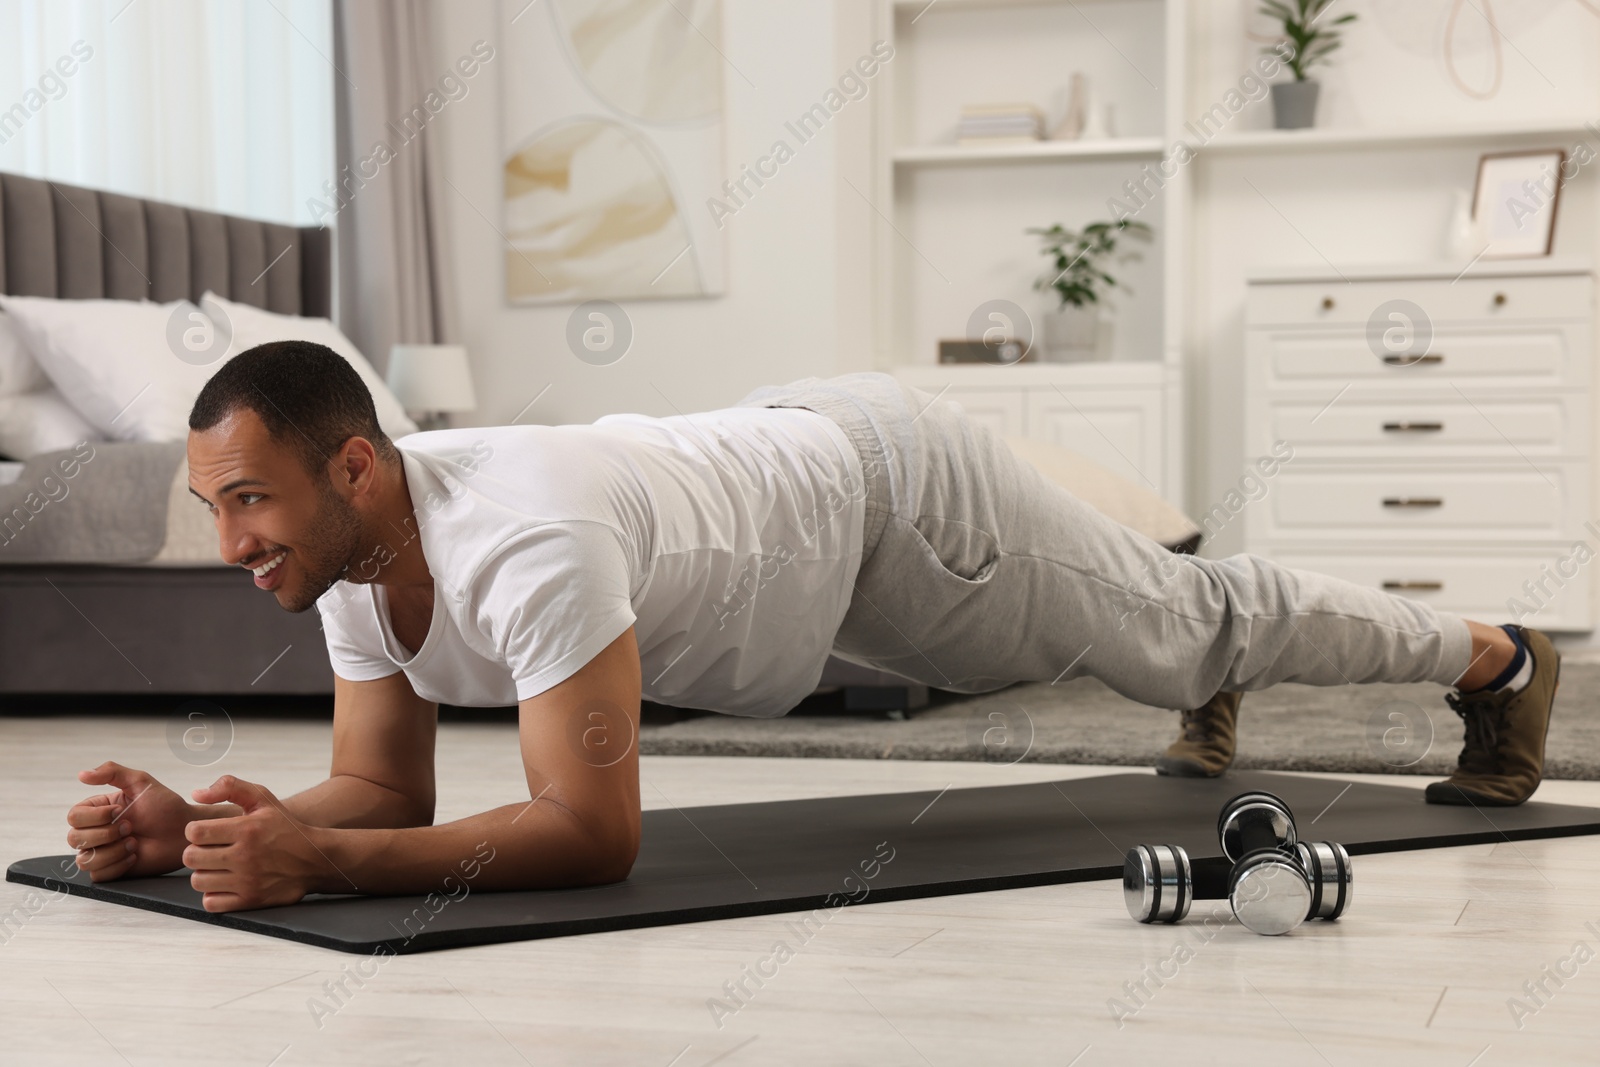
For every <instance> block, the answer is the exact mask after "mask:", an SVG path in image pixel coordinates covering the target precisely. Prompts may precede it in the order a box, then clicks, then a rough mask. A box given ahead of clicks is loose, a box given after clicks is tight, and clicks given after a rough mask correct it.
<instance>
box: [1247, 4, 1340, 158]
mask: <svg viewBox="0 0 1600 1067" xmlns="http://www.w3.org/2000/svg"><path fill="white" fill-rule="evenodd" d="M1333 3H1334V0H1262V3H1261V14H1263V15H1266V16H1268V17H1270V18H1272V19H1275V20H1276V21H1278V22H1280V23H1282V24H1283V36H1282V37H1281V38H1280V39H1279V40H1278V41H1277V42H1276V43H1275V44H1273V45H1271V46H1270V47H1267V48H1263V49H1262V51H1263V52H1267V53H1269V54H1272V55H1276V56H1281V57H1283V60H1284V63H1285V64H1286V65H1287V66H1288V68H1289V71H1290V72H1291V73H1292V74H1293V75H1294V80H1293V81H1288V82H1279V83H1278V84H1276V85H1274V86H1273V87H1272V121H1273V125H1275V126H1276V127H1277V128H1278V129H1280V130H1296V129H1301V128H1303V127H1306V126H1310V125H1312V124H1313V123H1315V122H1316V118H1317V94H1318V93H1319V92H1320V91H1321V88H1322V87H1321V85H1320V84H1318V82H1316V81H1315V80H1314V79H1311V78H1308V77H1306V72H1307V71H1309V70H1310V69H1311V68H1312V67H1313V66H1314V65H1316V64H1318V63H1322V62H1325V61H1326V60H1327V58H1328V55H1329V53H1331V52H1333V51H1334V50H1335V49H1337V48H1338V47H1339V45H1340V44H1341V43H1342V42H1341V40H1340V36H1341V34H1340V31H1338V30H1336V29H1334V27H1335V26H1343V25H1344V24H1345V23H1348V22H1353V21H1354V20H1355V17H1356V16H1355V14H1354V13H1351V14H1346V15H1340V16H1339V17H1338V18H1336V19H1333V20H1332V21H1330V22H1328V24H1327V25H1325V26H1318V25H1317V22H1318V20H1319V19H1321V18H1322V16H1323V14H1325V13H1326V12H1327V10H1328V8H1330V7H1332V6H1333ZM1286 50H1287V52H1288V54H1287V55H1284V53H1285V51H1286Z"/></svg>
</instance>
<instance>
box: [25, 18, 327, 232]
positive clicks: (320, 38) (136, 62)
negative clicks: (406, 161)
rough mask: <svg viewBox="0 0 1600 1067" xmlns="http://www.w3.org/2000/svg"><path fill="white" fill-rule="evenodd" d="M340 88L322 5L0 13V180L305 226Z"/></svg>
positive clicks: (319, 193) (319, 186)
mask: <svg viewBox="0 0 1600 1067" xmlns="http://www.w3.org/2000/svg"><path fill="white" fill-rule="evenodd" d="M68 71H70V73H67V72H68ZM341 77H342V75H341V74H340V73H339V71H338V70H336V69H335V67H334V51H333V17H332V12H331V8H330V0H0V170H3V171H8V172H11V173H15V174H25V175H30V176H33V177H41V178H50V179H53V180H55V181H62V182H68V183H71V184H75V185H86V186H91V187H93V188H97V189H109V190H112V191H115V192H120V193H127V194H129V195H132V196H141V197H151V198H153V199H157V200H169V201H173V202H175V203H179V204H183V205H185V206H187V207H202V208H209V209H211V210H214V211H221V212H226V213H228V214H235V215H245V216H249V217H252V218H260V219H267V220H269V221H273V222H283V223H291V224H296V225H307V224H312V223H315V222H317V221H319V220H318V219H316V218H315V217H314V214H313V210H314V209H313V201H315V200H317V199H320V198H322V197H323V196H324V189H325V185H326V183H327V182H329V181H330V180H331V179H332V177H333V173H334V102H333V101H334V95H333V94H334V82H335V80H336V79H340V78H341Z"/></svg>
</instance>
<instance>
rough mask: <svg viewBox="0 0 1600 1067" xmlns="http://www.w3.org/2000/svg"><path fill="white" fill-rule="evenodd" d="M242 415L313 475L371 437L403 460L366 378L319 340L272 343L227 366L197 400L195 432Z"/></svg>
mask: <svg viewBox="0 0 1600 1067" xmlns="http://www.w3.org/2000/svg"><path fill="white" fill-rule="evenodd" d="M241 408H245V409H248V410H250V411H253V412H255V413H256V415H258V416H259V417H260V419H261V421H262V423H264V424H265V425H266V427H267V432H268V433H269V434H271V435H272V437H273V439H274V440H277V441H279V442H281V443H283V444H286V445H287V446H288V447H289V448H291V449H293V450H294V452H295V453H296V454H297V455H298V456H299V457H300V462H301V463H303V464H304V465H305V467H306V469H307V470H308V471H310V472H311V473H312V474H318V473H321V472H322V470H323V469H324V467H325V466H326V465H327V462H328V460H329V458H331V457H332V456H333V454H334V453H336V452H338V451H339V449H340V448H342V447H343V446H344V443H345V442H346V441H348V440H350V438H352V437H364V438H366V439H367V440H368V441H370V442H371V443H372V447H373V448H374V449H375V450H376V451H377V453H378V455H379V456H381V457H382V458H383V459H385V460H391V459H394V458H395V457H396V455H397V450H396V449H395V447H394V442H392V441H391V440H389V435H388V434H386V433H384V432H383V428H382V427H380V426H379V425H378V412H377V409H376V408H375V407H373V404H372V394H371V393H370V392H368V391H367V385H366V383H365V382H363V381H362V380H361V376H360V375H359V374H357V373H356V370H355V368H354V367H352V366H351V365H350V363H349V361H347V360H346V359H345V358H344V357H343V356H341V355H339V353H337V352H335V351H334V350H333V349H331V348H329V347H328V346H327V345H319V344H317V343H316V342H314V341H273V342H270V343H268V344H264V345H257V346H256V347H254V348H252V349H250V350H248V351H246V352H241V353H239V354H238V355H237V356H235V357H233V358H232V359H230V360H228V362H226V363H224V364H223V365H222V369H221V370H219V371H217V373H216V374H214V375H212V376H211V380H210V381H208V382H206V384H205V388H203V389H201V390H200V395H199V396H198V397H196V398H195V401H194V407H193V408H192V409H191V410H190V412H189V429H191V430H209V429H211V428H212V427H213V426H215V425H217V424H218V423H219V422H221V421H222V420H223V419H225V418H227V417H228V416H229V415H231V414H233V413H234V412H235V411H238V410H239V409H241Z"/></svg>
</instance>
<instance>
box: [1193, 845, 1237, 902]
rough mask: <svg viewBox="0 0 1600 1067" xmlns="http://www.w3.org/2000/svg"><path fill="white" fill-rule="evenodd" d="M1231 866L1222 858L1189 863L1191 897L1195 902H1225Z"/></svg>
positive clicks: (1212, 857) (1214, 857) (1197, 860)
mask: <svg viewBox="0 0 1600 1067" xmlns="http://www.w3.org/2000/svg"><path fill="white" fill-rule="evenodd" d="M1232 871H1233V864H1232V863H1229V862H1228V861H1227V860H1226V859H1225V858H1223V857H1222V856H1207V857H1205V858H1203V859H1191V860H1190V861H1189V874H1190V887H1191V889H1192V893H1191V895H1192V896H1193V898H1194V899H1195V900H1227V899H1228V875H1229V874H1230V873H1231V872H1232Z"/></svg>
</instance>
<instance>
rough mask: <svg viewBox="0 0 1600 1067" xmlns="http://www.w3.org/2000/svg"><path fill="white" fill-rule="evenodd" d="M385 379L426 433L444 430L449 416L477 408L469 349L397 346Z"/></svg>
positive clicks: (448, 346)
mask: <svg viewBox="0 0 1600 1067" xmlns="http://www.w3.org/2000/svg"><path fill="white" fill-rule="evenodd" d="M384 377H385V380H386V381H387V382H388V385H389V388H390V389H391V390H393V392H394V395H395V396H396V397H398V398H399V399H400V404H401V406H403V407H404V408H405V409H406V411H407V412H410V413H412V414H414V415H415V416H416V422H417V426H418V427H420V428H421V429H423V430H443V429H447V428H448V427H449V425H450V420H449V414H450V413H451V412H456V411H472V410H473V409H474V408H476V407H477V406H478V398H477V394H476V393H475V392H474V390H473V388H472V368H471V366H470V365H469V364H468V362H467V350H466V349H465V348H463V347H461V346H460V345H395V346H394V347H393V348H391V349H390V350H389V369H388V372H387V374H385V376H384Z"/></svg>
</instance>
